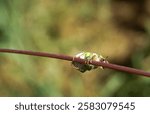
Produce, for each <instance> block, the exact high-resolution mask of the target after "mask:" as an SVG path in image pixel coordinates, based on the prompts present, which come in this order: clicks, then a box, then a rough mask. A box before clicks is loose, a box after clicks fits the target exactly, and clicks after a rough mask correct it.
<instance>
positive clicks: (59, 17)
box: [0, 0, 150, 96]
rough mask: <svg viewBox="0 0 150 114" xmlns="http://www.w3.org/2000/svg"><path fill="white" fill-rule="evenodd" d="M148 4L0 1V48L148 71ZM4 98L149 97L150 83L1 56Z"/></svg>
mask: <svg viewBox="0 0 150 114" xmlns="http://www.w3.org/2000/svg"><path fill="white" fill-rule="evenodd" d="M149 6H150V0H0V48H11V49H23V50H33V51H42V52H50V53H59V54H66V55H71V56H73V55H75V54H77V53H79V52H81V51H90V52H96V53H98V54H101V55H102V56H104V57H106V56H108V61H109V62H111V63H115V64H119V65H124V66H129V67H134V68H138V69H143V70H145V71H150V17H149V16H150V7H149ZM0 96H150V78H146V77H142V76H137V75H133V74H128V73H125V72H119V71H114V70H111V69H105V70H101V69H96V70H93V71H90V72H86V73H80V72H79V71H77V70H76V69H74V68H73V67H72V66H71V63H70V62H68V61H63V60H57V59H50V58H42V57H33V56H26V55H17V54H4V53H0Z"/></svg>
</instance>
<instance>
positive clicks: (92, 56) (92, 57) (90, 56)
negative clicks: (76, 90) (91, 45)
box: [72, 52, 108, 73]
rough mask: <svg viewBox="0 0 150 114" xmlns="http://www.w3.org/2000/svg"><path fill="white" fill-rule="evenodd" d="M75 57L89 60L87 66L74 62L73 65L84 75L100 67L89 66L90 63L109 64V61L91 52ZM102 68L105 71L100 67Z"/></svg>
mask: <svg viewBox="0 0 150 114" xmlns="http://www.w3.org/2000/svg"><path fill="white" fill-rule="evenodd" d="M75 57H76V58H80V59H85V60H87V61H86V63H85V64H82V63H78V62H75V61H72V65H73V66H74V67H75V68H76V69H77V70H79V71H80V72H82V73H84V72H85V71H90V70H92V69H96V68H98V66H95V65H92V64H89V63H90V61H98V62H99V61H101V62H104V63H108V61H107V60H106V59H105V58H104V57H103V56H101V55H98V54H96V53H91V52H81V53H79V54H77V55H75ZM100 68H101V69H103V67H102V66H100Z"/></svg>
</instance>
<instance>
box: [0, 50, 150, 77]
mask: <svg viewBox="0 0 150 114" xmlns="http://www.w3.org/2000/svg"><path fill="white" fill-rule="evenodd" d="M0 52H4V53H17V54H25V55H33V56H41V57H49V58H56V59H62V60H67V61H73V60H74V61H76V62H79V63H83V64H84V63H85V61H86V60H84V59H80V58H74V57H71V56H67V55H62V54H51V53H45V52H34V51H27V50H15V49H0ZM90 64H93V65H96V66H103V67H105V68H109V69H114V70H119V71H124V72H128V73H132V74H137V75H143V76H147V77H150V72H145V71H143V70H139V69H134V68H130V67H125V66H120V65H115V64H112V63H103V62H97V61H91V62H90Z"/></svg>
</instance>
